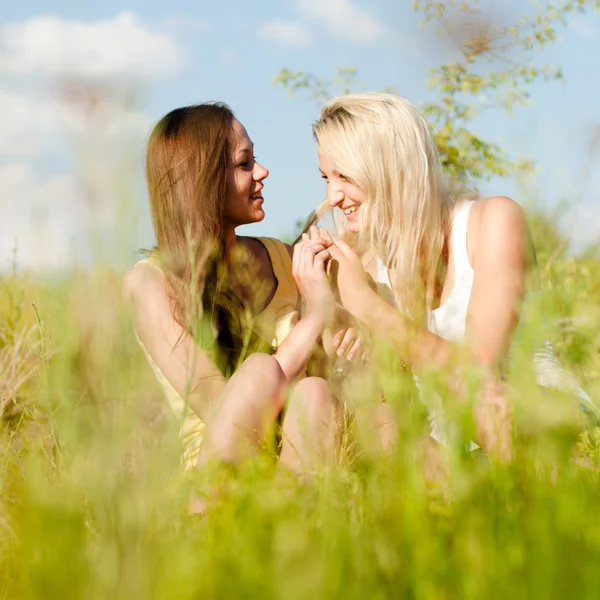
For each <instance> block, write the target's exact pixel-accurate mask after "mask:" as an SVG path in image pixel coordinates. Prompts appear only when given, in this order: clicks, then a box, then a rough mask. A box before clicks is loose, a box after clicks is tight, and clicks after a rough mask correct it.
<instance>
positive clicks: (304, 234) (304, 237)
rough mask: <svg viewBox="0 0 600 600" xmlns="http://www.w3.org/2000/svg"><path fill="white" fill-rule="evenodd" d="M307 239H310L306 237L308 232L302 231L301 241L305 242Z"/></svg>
mask: <svg viewBox="0 0 600 600" xmlns="http://www.w3.org/2000/svg"><path fill="white" fill-rule="evenodd" d="M309 239H310V238H309V237H308V234H306V233H303V234H302V241H303V242H307V241H308V240H309Z"/></svg>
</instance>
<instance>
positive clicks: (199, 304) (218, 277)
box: [146, 103, 257, 375]
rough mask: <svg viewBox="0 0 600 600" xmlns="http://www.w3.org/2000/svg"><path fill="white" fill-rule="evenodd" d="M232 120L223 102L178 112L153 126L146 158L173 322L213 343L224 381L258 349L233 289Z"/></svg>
mask: <svg viewBox="0 0 600 600" xmlns="http://www.w3.org/2000/svg"><path fill="white" fill-rule="evenodd" d="M234 118H235V117H234V114H233V112H232V110H231V109H230V108H229V107H228V106H227V105H226V104H223V103H206V104H199V105H195V106H186V107H183V108H178V109H176V110H173V111H171V112H170V113H168V114H167V115H165V116H164V117H163V118H162V119H161V120H160V121H159V122H158V123H157V124H156V126H155V127H154V130H153V131H152V134H151V136H150V140H149V142H148V149H147V154H146V178H147V183H148V192H149V196H150V207H151V211H152V224H153V227H154V232H155V235H156V242H157V248H156V249H155V251H156V254H157V256H158V258H159V261H160V264H161V268H162V270H163V272H164V274H165V277H166V279H167V281H168V284H169V293H170V296H171V301H172V310H173V317H174V319H175V320H176V321H177V322H178V323H179V324H180V325H181V326H182V327H183V328H184V330H186V331H187V332H188V333H190V334H191V335H193V336H194V337H195V339H196V340H197V341H199V342H200V343H201V345H203V346H204V347H206V346H207V342H210V344H208V345H209V346H210V350H211V352H212V355H213V358H214V359H215V362H216V363H217V365H218V366H219V368H220V369H221V371H222V372H223V373H224V374H225V375H230V374H231V373H232V372H233V371H235V369H236V367H237V366H238V364H239V362H240V361H241V360H242V359H243V357H244V355H245V353H246V352H245V351H247V350H249V349H250V347H253V346H256V343H257V340H256V336H254V335H253V334H252V327H251V323H250V321H249V319H250V317H249V313H248V311H247V310H246V308H245V306H244V303H243V302H242V300H241V299H240V298H239V297H238V296H237V295H236V294H234V293H233V291H232V290H231V289H230V287H229V286H228V284H227V273H226V272H227V261H226V258H227V257H226V255H225V254H226V248H225V236H224V208H225V195H226V192H227V169H228V166H229V164H230V160H231V159H230V138H231V136H230V134H231V131H232V124H233V120H234ZM206 326H208V330H209V331H208V333H209V336H208V337H209V339H208V340H207V338H206ZM199 336H200V337H201V339H198V337H199Z"/></svg>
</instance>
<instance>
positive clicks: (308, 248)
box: [300, 240, 329, 270]
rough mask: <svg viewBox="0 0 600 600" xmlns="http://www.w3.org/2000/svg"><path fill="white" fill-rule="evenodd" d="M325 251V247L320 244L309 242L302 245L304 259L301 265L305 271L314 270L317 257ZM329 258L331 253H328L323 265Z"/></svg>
mask: <svg viewBox="0 0 600 600" xmlns="http://www.w3.org/2000/svg"><path fill="white" fill-rule="evenodd" d="M324 250H325V246H323V244H321V243H318V242H313V241H311V240H308V241H306V242H303V243H302V258H301V262H300V265H301V267H302V268H303V269H305V270H309V269H312V267H313V265H314V262H315V258H316V256H317V255H318V254H319V253H320V252H323V251H324ZM327 258H329V253H327V257H326V258H324V259H323V263H324V262H325V260H327Z"/></svg>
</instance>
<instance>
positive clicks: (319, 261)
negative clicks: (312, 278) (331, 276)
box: [313, 250, 331, 275]
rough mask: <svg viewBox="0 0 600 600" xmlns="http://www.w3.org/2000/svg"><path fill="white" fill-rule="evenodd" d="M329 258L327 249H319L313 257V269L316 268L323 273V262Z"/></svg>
mask: <svg viewBox="0 0 600 600" xmlns="http://www.w3.org/2000/svg"><path fill="white" fill-rule="evenodd" d="M330 258H331V255H330V254H329V250H321V252H319V253H318V254H317V255H316V256H315V258H314V262H313V269H317V271H319V272H320V273H322V274H323V275H325V262H326V261H327V260H329V259H330Z"/></svg>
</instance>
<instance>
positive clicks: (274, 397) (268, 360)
mask: <svg viewBox="0 0 600 600" xmlns="http://www.w3.org/2000/svg"><path fill="white" fill-rule="evenodd" d="M234 377H236V378H237V379H243V382H244V388H245V390H246V392H247V393H250V394H253V395H257V396H260V397H263V398H264V399H265V401H266V402H272V403H274V408H275V409H276V410H277V411H279V410H281V408H282V407H283V403H284V399H285V393H286V389H287V383H288V382H287V378H286V376H285V373H284V372H283V370H282V369H281V366H280V364H279V362H277V359H275V358H273V357H272V356H270V355H268V354H263V353H260V352H257V353H256V354H251V355H250V356H249V357H248V358H247V359H246V360H245V361H244V362H243V364H242V366H241V367H240V368H239V369H238V370H237V371H236V373H235V375H234Z"/></svg>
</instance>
